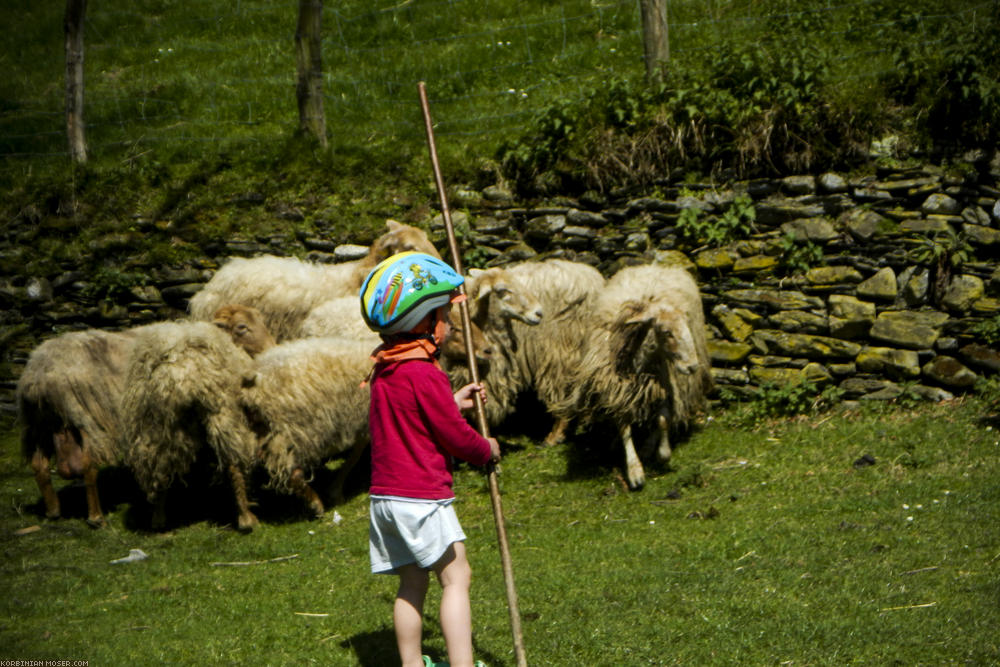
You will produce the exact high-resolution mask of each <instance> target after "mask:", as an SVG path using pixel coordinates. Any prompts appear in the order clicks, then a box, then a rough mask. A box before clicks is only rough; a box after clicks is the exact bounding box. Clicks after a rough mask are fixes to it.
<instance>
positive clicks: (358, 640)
mask: <svg viewBox="0 0 1000 667" xmlns="http://www.w3.org/2000/svg"><path fill="white" fill-rule="evenodd" d="M386 613H387V614H388V613H391V610H387V611H386ZM340 645H341V647H343V648H346V649H350V650H352V651H354V655H356V656H357V658H358V664H359V665H362V667H382V665H392V664H396V663H398V662H399V652H398V651H397V650H396V633H395V631H394V630H393V629H392V628H391V627H385V626H383V627H382V628H379V629H378V630H374V631H372V632H359V633H358V634H356V635H353V636H352V637H349V638H348V639H345V640H344V641H342V642H341V643H340Z"/></svg>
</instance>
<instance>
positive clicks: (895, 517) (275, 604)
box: [0, 398, 1000, 665]
mask: <svg viewBox="0 0 1000 667" xmlns="http://www.w3.org/2000/svg"><path fill="white" fill-rule="evenodd" d="M986 412H987V408H986V405H985V404H984V403H983V402H980V401H978V400H976V399H973V398H968V399H966V400H963V401H960V402H953V403H950V404H948V405H943V406H930V407H921V408H920V409H919V410H913V411H909V410H907V411H904V410H899V409H897V410H894V411H886V410H873V409H866V410H862V411H860V412H848V413H827V414H824V415H819V416H814V417H809V418H796V419H787V420H782V421H775V422H772V423H770V424H767V425H765V426H763V427H760V428H758V429H756V430H749V429H746V428H740V427H738V426H736V424H738V423H739V420H736V419H733V418H732V413H731V412H729V413H719V414H716V415H715V419H714V420H712V421H710V422H709V423H707V424H706V425H705V426H704V427H702V428H700V429H699V430H698V431H696V432H695V433H694V435H693V437H691V438H690V439H689V440H688V441H687V442H685V443H684V444H683V445H682V446H681V447H679V448H678V449H677V450H676V451H675V455H674V460H673V463H672V467H673V469H672V470H669V471H656V470H649V471H648V472H649V476H650V479H649V481H648V483H647V486H646V488H645V489H644V490H643V491H641V492H638V493H627V492H625V491H624V490H623V485H622V482H621V479H620V476H619V473H618V472H617V470H616V466H617V463H618V462H617V453H614V454H612V455H608V454H605V453H602V452H600V450H599V449H598V448H599V444H598V443H593V442H591V443H587V442H586V441H585V438H583V437H581V438H580V441H579V442H578V443H577V444H576V445H575V446H565V447H558V448H553V449H545V448H540V447H538V446H536V445H535V444H534V443H533V442H532V441H531V440H529V439H528V438H527V437H526V436H521V435H516V436H510V437H507V438H503V439H502V441H503V442H505V444H506V451H507V454H506V456H505V460H504V463H503V470H502V473H501V484H502V490H503V502H504V510H505V513H506V515H507V525H508V532H509V539H510V545H511V552H512V557H513V561H514V572H515V577H516V583H517V591H518V595H519V600H520V607H521V612H522V617H523V626H524V638H525V644H526V648H527V654H528V659H529V663H530V664H532V665H580V664H589V665H613V664H630V665H639V664H667V665H670V664H683V665H707V664H715V665H735V664H739V665H774V664H798V665H843V664H859V665H885V664H952V663H964V664H976V665H986V664H995V663H996V662H997V661H998V660H1000V641H998V639H997V635H996V628H997V627H998V625H1000V605H998V604H997V602H998V594H1000V432H998V431H997V430H996V428H995V427H993V426H992V422H989V421H986V420H984V419H983V415H984V414H986ZM16 450H17V447H16V434H15V431H14V429H13V426H12V425H8V428H6V429H5V430H4V437H3V457H2V459H0V534H2V535H3V542H2V543H3V550H4V559H3V566H2V568H3V571H2V576H0V582H2V583H0V587H2V589H3V590H2V591H0V606H2V610H3V619H4V620H3V621H0V633H2V635H3V637H4V642H3V647H2V648H0V658H4V659H7V658H49V659H87V660H90V664H153V663H161V662H167V663H172V664H211V663H222V662H224V663H228V664H269V665H284V664H313V663H315V664H327V665H387V664H392V663H393V660H394V651H395V649H394V642H393V638H392V630H391V620H390V619H391V611H390V610H391V601H392V598H393V595H394V590H395V587H394V579H392V578H389V577H376V576H373V575H371V574H369V572H368V559H367V501H366V498H365V494H364V493H363V492H361V491H359V492H358V493H356V494H355V495H354V496H353V497H351V499H350V500H349V501H348V502H347V503H346V504H344V505H342V506H340V507H337V508H335V509H336V512H337V514H338V515H339V516H340V517H342V520H341V521H340V522H339V523H336V522H335V520H334V517H335V516H336V515H335V514H334V511H333V510H330V511H328V512H327V514H326V516H325V517H324V518H323V519H322V520H321V521H306V520H302V519H301V518H300V517H299V516H298V515H297V514H296V512H295V505H294V503H290V502H288V501H285V500H283V499H280V498H276V497H273V496H269V495H267V494H263V493H260V492H259V493H258V500H259V501H260V507H259V512H260V514H261V517H262V519H263V525H262V526H261V527H260V529H259V530H257V531H255V532H254V533H252V534H250V535H246V536H243V535H239V534H237V533H235V532H234V531H232V530H231V529H230V528H229V527H228V526H227V525H226V521H227V520H228V504H227V501H226V500H225V496H224V495H221V496H217V495H212V496H211V497H210V498H211V499H210V500H208V501H202V500H196V501H194V502H195V503H198V502H200V503H202V504H205V503H208V504H214V505H218V508H217V509H215V510H213V511H211V512H207V511H205V510H204V509H201V510H197V509H190V508H189V510H188V514H187V515H186V516H185V517H184V518H183V519H182V520H181V521H180V522H179V523H178V524H177V525H175V526H174V527H173V529H172V530H171V531H170V532H169V533H166V534H162V535H159V534H151V533H148V532H146V531H144V530H143V529H142V527H141V526H142V523H143V516H144V514H143V511H142V510H141V508H140V504H136V506H135V507H133V506H132V504H131V503H130V502H129V501H128V496H129V492H128V491H127V488H128V485H127V484H126V485H124V487H122V485H119V487H117V488H119V489H122V488H124V489H125V490H117V491H116V490H115V488H112V487H109V488H108V489H106V490H105V492H104V495H105V498H106V503H108V504H109V505H110V507H109V509H110V510H111V511H110V515H109V520H110V526H109V527H108V528H107V529H105V530H102V531H92V530H90V529H88V528H86V527H85V525H84V524H83V521H82V520H81V519H79V518H70V519H62V520H59V521H46V520H43V519H41V518H40V516H39V515H38V514H37V512H38V510H39V507H38V499H39V494H38V492H37V489H36V488H35V485H34V481H33V480H32V479H31V476H30V474H29V470H28V468H27V466H26V465H23V464H22V463H21V462H20V460H19V459H18V457H17V456H16ZM865 454H869V455H871V456H872V457H874V459H875V465H872V466H867V467H856V466H855V465H854V462H855V461H856V460H857V459H859V458H860V457H861V456H863V455H865ZM107 477H108V479H109V480H111V479H114V477H112V476H110V475H108V476H107ZM118 479H119V480H120V479H122V476H121V475H119V476H118ZM359 486H360V485H359ZM456 490H457V494H458V496H459V498H460V504H459V506H458V511H459V516H460V518H461V520H462V522H463V526H464V528H465V530H466V532H467V534H468V538H469V539H468V546H469V554H470V559H471V562H472V566H473V571H474V584H473V592H472V604H473V614H474V626H475V644H476V651H477V655H478V656H479V657H480V658H482V659H484V660H485V661H486V662H487V664H491V665H510V664H513V656H512V648H511V647H512V642H511V640H510V629H509V622H508V616H507V608H506V602H505V596H504V586H503V580H502V575H501V571H500V563H499V556H498V552H497V550H496V546H495V532H494V525H493V519H492V513H491V510H490V504H489V498H488V494H487V491H486V486H485V480H484V478H483V477H482V476H481V475H480V474H479V473H478V472H476V471H474V470H471V469H462V470H460V471H459V473H458V474H457V476H456ZM186 493H187V495H188V496H189V498H190V497H192V496H194V495H195V493H196V490H195V488H194V487H192V488H191V489H190V490H189V491H187V492H186ZM74 494H75V495H74ZM63 495H64V496H65V497H66V498H67V499H68V500H70V501H72V499H74V498H75V499H76V501H77V505H76V510H77V511H79V502H80V501H81V498H80V495H81V494H79V493H78V489H66V490H64V491H63ZM70 507H73V506H72V504H71V505H70ZM33 525H38V526H40V527H41V530H39V531H36V532H33V533H30V534H26V535H23V536H15V535H14V531H16V530H18V529H21V528H24V527H28V526H33ZM131 548H141V549H143V550H144V551H145V552H146V553H147V554H149V558H148V559H147V560H144V561H141V562H137V563H131V564H119V565H111V564H110V563H109V561H111V560H113V559H116V558H120V557H122V556H125V555H126V554H127V553H128V550H129V549H131ZM291 555H295V556H296V557H295V558H292V559H287V560H274V561H273V562H261V563H257V564H253V565H245V566H218V565H213V563H217V562H227V563H230V562H249V561H272V559H278V558H281V557H283V556H291ZM435 594H436V588H433V587H432V591H431V595H430V596H429V602H428V608H427V609H426V621H425V648H426V650H427V651H428V652H430V653H432V654H437V655H443V652H444V644H443V640H442V637H441V634H440V630H439V627H438V622H437V620H436V614H437V602H436V595H435ZM306 614H322V615H319V616H318V615H312V616H310V615H306Z"/></svg>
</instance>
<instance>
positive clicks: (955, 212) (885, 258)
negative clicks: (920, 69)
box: [460, 164, 1000, 400]
mask: <svg viewBox="0 0 1000 667" xmlns="http://www.w3.org/2000/svg"><path fill="white" fill-rule="evenodd" d="M993 166H994V168H993V171H992V172H990V173H989V174H988V175H987V176H986V178H983V177H982V176H980V174H979V173H978V172H977V171H975V170H971V169H969V170H967V171H966V172H965V173H966V174H967V175H966V176H955V175H947V174H945V173H943V172H942V170H941V169H939V168H934V167H920V168H914V169H907V170H880V171H879V172H878V173H876V174H875V175H873V176H870V177H866V178H860V179H857V180H852V179H850V178H847V177H844V176H842V175H839V174H834V173H827V174H821V175H819V176H815V177H814V176H795V177H789V178H785V179H777V180H770V179H768V180H758V181H753V182H748V183H741V184H737V185H735V186H733V187H732V188H729V189H726V190H722V191H720V190H717V189H716V188H713V187H709V186H698V185H688V186H686V187H685V188H684V189H679V188H661V193H660V194H659V196H644V197H637V198H631V199H626V200H622V201H619V202H618V203H617V204H616V203H615V202H613V201H612V202H608V201H600V200H597V201H592V202H588V203H589V204H590V207H585V206H583V205H582V204H583V203H582V202H581V201H575V200H565V201H562V202H556V203H554V204H553V203H549V205H547V206H545V207H538V208H530V209H529V208H521V207H517V206H515V205H514V203H513V201H512V200H510V199H507V198H504V197H503V196H502V195H498V194H497V193H493V194H492V196H490V197H488V198H487V197H484V198H482V199H479V200H477V201H475V202H471V203H472V204H473V210H474V211H475V212H474V215H473V218H474V219H473V221H472V222H471V223H470V222H469V220H468V219H467V218H465V217H464V216H463V217H461V218H460V219H461V222H462V224H463V225H466V226H468V227H469V228H470V230H471V232H472V237H473V239H474V240H475V241H476V243H477V244H479V249H480V252H481V253H482V255H483V256H485V257H489V258H491V261H492V263H497V264H502V263H505V262H508V261H517V260H523V259H527V258H529V257H532V256H535V255H538V254H541V255H545V256H561V257H569V258H571V259H576V260H578V261H585V262H588V263H591V264H593V265H595V266H597V267H598V268H600V269H601V270H602V272H604V273H605V274H606V275H610V274H611V273H613V272H614V271H615V270H617V268H619V267H620V266H622V265H624V264H628V263H634V262H645V261H659V262H664V263H681V264H684V265H686V266H688V267H689V268H691V269H692V270H694V271H696V272H697V274H698V278H699V283H700V284H701V286H702V291H703V297H704V300H705V305H706V315H707V316H708V322H709V325H710V334H711V336H712V337H711V339H710V341H709V348H710V352H711V355H712V361H713V366H714V368H713V373H714V375H715V379H716V382H717V385H718V387H719V388H720V389H723V390H727V391H728V392H730V393H733V394H736V395H741V394H752V393H754V392H755V391H756V390H758V389H759V388H760V387H762V386H766V385H771V386H783V385H789V384H793V383H798V382H802V381H809V382H813V383H815V384H816V385H818V386H825V385H836V386H838V387H839V388H840V389H841V390H842V391H843V395H844V396H845V397H846V398H848V399H858V398H861V399H891V398H896V397H899V396H900V395H902V394H903V393H904V392H910V393H911V395H915V396H921V397H925V398H928V399H931V400H941V399H944V398H948V397H950V396H952V395H953V393H954V392H962V391H966V390H968V389H970V388H971V387H972V386H973V385H974V384H975V382H976V380H977V378H978V377H979V376H981V375H988V374H992V373H995V372H997V371H998V370H1000V353H998V352H997V350H995V349H992V348H990V347H988V346H986V345H983V344H982V342H981V341H978V340H976V336H975V335H974V333H973V331H974V327H975V326H976V325H977V324H978V323H980V322H982V321H984V320H986V319H989V318H992V317H994V316H997V315H998V314H1000V299H998V298H997V296H998V295H1000V268H998V267H997V254H998V250H1000V188H998V180H997V178H998V176H1000V169H998V168H997V166H998V165H996V164H995V165H993ZM685 191H686V194H683V195H682V194H681V193H682V192H685ZM738 196H748V197H750V198H751V199H752V200H753V207H754V212H755V214H756V216H755V220H754V221H753V223H752V233H750V234H749V235H748V236H747V238H743V239H741V240H738V241H734V242H731V243H728V244H726V245H725V246H722V247H711V248H709V247H701V248H696V247H690V244H686V242H685V240H684V239H683V237H682V235H681V234H680V230H679V228H678V220H679V218H680V215H681V212H682V211H683V210H684V209H686V208H691V207H697V208H699V209H700V210H701V211H702V215H708V216H712V215H721V214H722V213H723V212H724V211H725V210H726V209H727V208H728V207H729V206H731V205H732V203H733V202H734V201H735V200H736V198H737V197H738ZM789 243H797V244H806V243H809V244H813V245H814V246H816V247H818V248H820V249H822V254H823V259H822V260H821V261H820V262H818V263H817V265H816V266H814V267H812V268H809V269H807V270H805V271H803V272H800V273H795V274H790V275H789V274H787V271H786V270H785V267H784V266H783V255H784V253H785V250H786V249H787V248H788V244H789ZM949 244H950V245H949ZM921 248H930V249H931V250H932V251H934V252H937V253H938V254H939V255H940V256H941V257H942V261H944V262H946V263H947V262H948V261H950V260H952V259H955V260H957V261H956V263H955V265H953V266H952V269H953V270H952V274H951V275H950V276H949V277H948V280H947V282H946V283H945V284H944V285H943V286H942V287H943V288H942V290H941V291H940V292H939V293H937V294H936V293H935V287H934V285H933V284H932V281H933V279H934V278H935V277H936V276H937V275H938V274H937V272H936V271H935V269H934V267H933V266H932V264H933V263H934V261H933V260H934V259H935V257H936V255H934V254H933V253H928V252H924V256H921Z"/></svg>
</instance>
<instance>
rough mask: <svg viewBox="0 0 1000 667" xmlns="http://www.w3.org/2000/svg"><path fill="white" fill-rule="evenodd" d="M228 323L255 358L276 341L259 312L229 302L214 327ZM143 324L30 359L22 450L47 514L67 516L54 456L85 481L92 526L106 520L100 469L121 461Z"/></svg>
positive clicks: (66, 337)
mask: <svg viewBox="0 0 1000 667" xmlns="http://www.w3.org/2000/svg"><path fill="white" fill-rule="evenodd" d="M220 318H222V319H221V320H220ZM223 320H224V321H226V322H227V324H228V325H229V327H228V329H227V330H230V331H231V334H232V338H233V341H234V342H236V343H237V344H238V345H240V346H241V347H243V348H244V349H246V350H247V351H248V353H250V354H251V355H252V354H254V353H255V352H256V351H258V350H260V349H263V348H264V347H266V346H268V345H273V344H274V340H273V339H272V338H270V336H269V335H268V334H267V331H266V330H265V329H263V327H262V318H261V316H260V313H258V312H257V311H256V310H254V309H251V308H245V307H242V306H235V305H227V306H224V307H223V308H221V309H220V310H219V312H218V313H217V314H216V324H217V325H218V324H220V323H221V321H223ZM145 329H146V327H139V328H136V329H131V330H127V331H120V332H115V331H102V330H99V329H87V330H85V331H75V332H70V333H66V334H63V335H61V336H57V337H55V338H51V339H49V340H47V341H45V342H43V343H42V344H41V345H39V346H38V347H37V348H35V349H34V350H33V351H32V353H31V355H30V356H29V358H28V363H27V364H26V365H25V368H24V371H23V372H22V373H21V377H20V378H19V380H18V384H17V392H16V395H17V405H18V413H19V418H20V421H21V423H22V425H23V427H22V433H21V447H22V451H23V453H24V456H25V458H26V459H27V460H28V462H29V463H30V464H31V467H32V469H33V470H34V474H35V480H36V482H37V484H38V487H39V490H40V491H41V493H42V499H43V501H44V503H45V507H46V512H45V513H46V516H47V517H49V518H53V519H54V518H58V517H59V516H60V515H61V513H62V511H61V507H60V504H59V497H58V496H57V495H56V493H55V490H54V488H53V486H52V478H51V472H50V463H51V461H52V460H53V459H54V460H55V463H56V471H57V472H58V474H59V475H60V476H61V477H64V478H66V479H70V478H74V477H82V478H83V480H84V486H85V488H86V498H87V523H88V524H89V525H91V526H92V527H95V528H99V527H101V526H103V525H105V523H106V522H105V518H104V515H103V513H102V511H101V505H100V497H99V494H98V490H97V474H98V471H99V469H100V468H101V467H103V466H108V465H115V464H118V463H120V462H121V461H122V459H123V456H122V454H123V443H122V440H121V431H120V427H119V424H120V423H121V416H120V403H121V399H122V395H123V392H124V387H125V375H126V372H127V368H128V363H129V358H130V355H131V353H132V348H133V344H134V342H135V339H136V336H137V335H138V334H139V333H140V332H143V331H144V330H145Z"/></svg>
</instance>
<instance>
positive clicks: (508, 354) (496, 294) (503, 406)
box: [449, 267, 544, 425]
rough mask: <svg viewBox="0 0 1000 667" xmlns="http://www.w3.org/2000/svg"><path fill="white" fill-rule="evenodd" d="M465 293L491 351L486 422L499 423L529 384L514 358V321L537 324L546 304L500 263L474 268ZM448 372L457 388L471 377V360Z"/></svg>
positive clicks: (475, 320)
mask: <svg viewBox="0 0 1000 667" xmlns="http://www.w3.org/2000/svg"><path fill="white" fill-rule="evenodd" d="M466 293H467V294H468V298H469V317H470V319H471V320H472V323H473V324H474V325H476V326H478V327H479V329H480V330H482V332H483V335H484V336H485V338H486V340H487V341H488V343H489V347H490V350H491V351H492V354H491V355H490V359H489V364H488V366H487V368H486V369H485V373H484V378H483V379H484V383H485V384H486V385H487V388H488V392H489V401H488V402H487V403H486V406H485V408H486V418H487V422H488V423H490V424H492V425H496V424H499V423H500V422H501V421H502V420H503V419H504V418H505V417H507V416H508V415H509V414H510V413H511V411H512V410H513V406H514V402H515V400H516V398H517V395H518V393H520V392H521V391H522V390H524V389H526V388H527V387H526V383H525V382H524V381H523V380H522V376H521V373H520V371H519V366H518V364H517V363H516V362H515V360H514V355H515V354H516V353H517V349H518V341H517V338H516V337H515V334H514V331H513V326H514V324H513V323H514V322H519V323H522V324H523V325H525V326H536V325H538V324H539V323H540V322H541V321H542V320H543V317H544V308H543V307H542V305H541V303H539V301H538V299H537V298H535V295H534V293H532V292H531V290H529V289H526V288H524V287H523V286H522V285H521V284H520V283H519V282H517V280H516V279H515V278H514V277H513V276H512V275H511V274H510V273H509V272H508V271H507V270H506V269H503V268H498V267H495V268H490V269H486V270H482V269H471V270H470V271H469V277H468V280H467V281H466ZM449 372H450V375H451V381H452V385H453V386H454V387H455V388H458V387H461V386H463V385H465V384H467V383H468V382H469V381H470V375H471V373H470V372H469V370H468V364H464V363H461V362H460V363H457V364H454V365H453V366H451V367H449Z"/></svg>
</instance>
